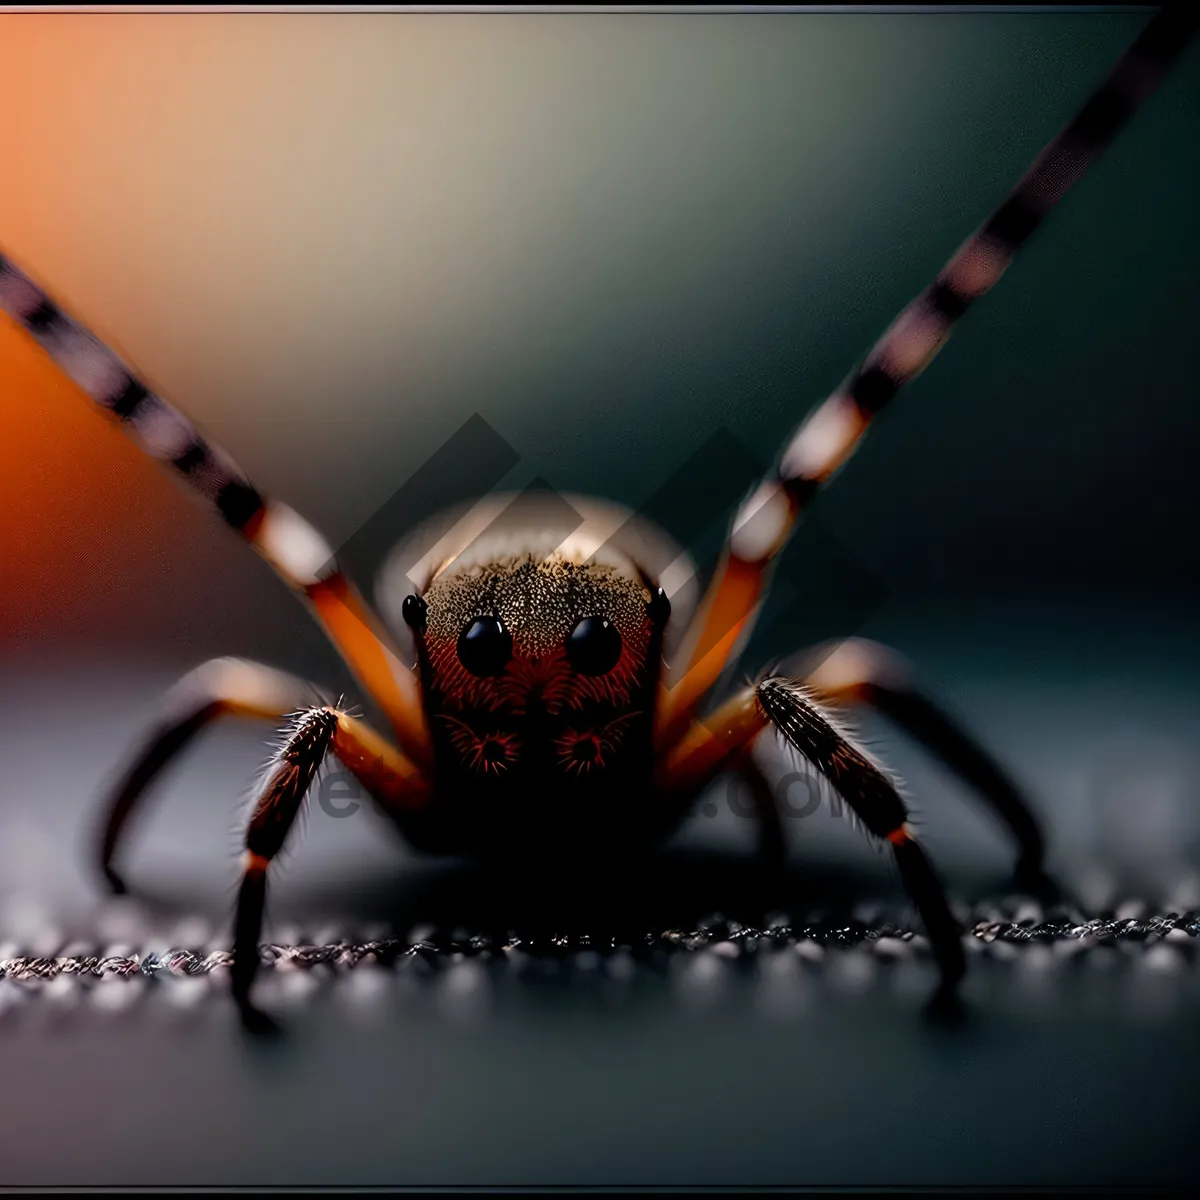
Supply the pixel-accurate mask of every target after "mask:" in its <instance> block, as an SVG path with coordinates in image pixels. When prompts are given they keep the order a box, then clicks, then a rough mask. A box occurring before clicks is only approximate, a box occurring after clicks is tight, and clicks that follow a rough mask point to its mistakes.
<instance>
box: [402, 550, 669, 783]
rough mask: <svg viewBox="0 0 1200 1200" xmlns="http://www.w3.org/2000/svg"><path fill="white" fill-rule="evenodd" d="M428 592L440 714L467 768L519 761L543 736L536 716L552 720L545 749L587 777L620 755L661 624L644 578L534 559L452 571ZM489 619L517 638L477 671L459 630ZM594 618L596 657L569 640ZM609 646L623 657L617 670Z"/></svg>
mask: <svg viewBox="0 0 1200 1200" xmlns="http://www.w3.org/2000/svg"><path fill="white" fill-rule="evenodd" d="M424 598H425V602H426V605H427V618H426V628H425V631H424V634H423V637H422V653H423V657H424V666H425V670H426V678H427V681H428V682H427V692H428V702H429V707H430V713H431V716H432V717H433V719H434V723H435V727H437V726H440V727H441V731H442V732H443V734H444V735H445V736H447V737H448V738H449V739H450V742H451V744H452V745H453V747H454V749H455V750H456V752H458V753H459V754H460V755H461V756H462V759H461V760H462V761H463V764H464V766H467V767H468V768H469V769H473V770H475V771H476V772H477V773H480V774H488V773H503V772H504V771H506V770H507V769H508V768H509V767H511V766H513V765H515V764H516V763H517V762H518V761H519V759H520V758H521V756H522V751H523V750H525V749H526V748H527V747H528V744H529V741H530V739H531V738H533V737H537V736H539V734H538V733H537V731H536V729H535V721H534V719H533V718H534V715H535V714H536V716H537V718H538V721H539V722H546V723H548V724H543V725H538V726H537V728H540V729H541V735H540V736H542V737H543V738H544V739H545V740H546V742H547V745H545V746H544V747H541V749H543V750H544V751H545V753H546V754H548V755H549V756H550V757H551V758H552V759H553V760H554V761H555V762H557V764H558V765H559V766H560V767H561V768H562V769H564V770H568V771H571V772H573V773H578V774H583V773H588V772H591V771H595V770H598V769H601V768H602V767H604V766H605V765H607V764H608V763H609V762H611V761H612V759H613V758H614V757H615V756H616V755H617V753H618V751H619V748H620V746H621V743H622V741H623V739H624V737H625V734H626V732H627V728H628V726H629V725H630V724H631V722H632V721H633V720H634V718H636V717H637V716H638V715H639V714H638V712H637V711H636V710H637V709H639V708H641V707H643V705H644V695H643V693H644V690H645V688H646V685H647V668H648V663H647V655H648V652H649V650H650V646H651V642H652V640H653V637H654V632H655V631H654V626H653V622H652V621H651V618H650V615H649V612H648V608H647V606H648V603H649V601H650V593H649V592H648V591H647V589H646V587H645V585H644V584H643V583H642V581H641V580H640V579H633V578H630V577H629V576H628V575H627V574H625V573H624V572H622V571H621V570H620V569H619V568H618V567H616V566H613V565H610V564H607V563H596V562H590V563H578V562H574V561H571V560H570V559H567V558H565V557H563V556H558V555H555V556H551V557H550V558H548V559H542V560H537V559H534V558H533V557H532V556H530V555H524V556H517V557H512V558H505V559H499V560H497V561H492V562H487V563H482V564H473V565H471V566H468V567H464V568H462V569H460V570H453V569H451V570H448V571H446V572H444V573H442V574H440V575H438V576H436V577H435V578H434V580H433V582H432V583H431V584H430V586H429V588H428V590H427V591H426V593H425V597H424ZM480 618H488V619H489V625H490V630H489V632H490V633H492V634H493V635H494V636H495V637H496V638H497V639H498V640H500V642H501V645H503V646H507V641H506V640H505V639H507V638H509V637H510V638H511V655H510V656H509V657H508V659H507V661H506V662H504V664H503V666H502V667H501V668H500V669H499V670H498V671H497V672H496V673H495V674H487V675H479V674H476V673H474V672H473V671H472V670H470V669H468V666H465V665H464V664H463V662H462V660H461V658H460V638H461V637H462V636H463V634H464V631H466V630H467V629H469V628H470V627H471V626H472V624H473V623H474V622H476V621H478V620H479V619H480ZM492 618H494V619H495V620H496V621H498V622H499V626H496V625H495V624H494V622H492V621H491V619H492ZM589 618H593V620H591V621H590V622H588V624H587V626H585V632H587V633H588V634H596V635H597V637H598V638H599V641H600V642H601V656H600V658H599V660H598V662H597V663H595V664H589V663H587V662H586V656H581V655H580V652H579V650H580V647H579V642H580V638H579V637H578V636H577V637H576V644H575V645H574V646H573V648H572V651H571V652H568V639H569V638H570V637H571V635H572V633H573V632H574V631H576V630H577V628H579V626H580V623H581V622H585V621H588V619H589ZM596 618H598V619H599V620H596ZM601 626H603V629H602V635H601V633H600V632H598V630H599V629H600V627H601ZM500 628H502V631H503V632H502V633H501V632H499V630H500ZM612 631H615V633H616V634H617V635H619V639H620V647H619V653H617V644H616V639H615V637H614V636H613V632H612ZM585 649H586V647H585ZM605 652H607V653H609V654H611V655H615V662H613V663H612V665H611V667H609V666H608V662H609V659H607V658H605V657H604V654H605ZM470 657H471V656H469V655H468V659H470ZM573 657H574V663H573V661H572V658H573ZM501 658H503V654H502V655H501ZM575 664H582V665H583V666H584V667H585V668H587V669H588V670H592V671H595V673H585V672H584V671H583V670H580V669H577V666H576V665H575ZM596 666H599V667H601V668H604V667H607V669H601V670H598V671H596ZM472 764H474V765H472Z"/></svg>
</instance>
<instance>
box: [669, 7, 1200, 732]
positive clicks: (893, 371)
mask: <svg viewBox="0 0 1200 1200" xmlns="http://www.w3.org/2000/svg"><path fill="white" fill-rule="evenodd" d="M1198 18H1200V4H1181V5H1178V6H1174V5H1170V6H1165V7H1164V8H1162V9H1160V11H1159V12H1158V14H1157V15H1156V16H1155V17H1153V18H1152V20H1151V21H1150V22H1149V24H1147V26H1146V27H1145V29H1143V30H1142V33H1141V35H1140V36H1139V37H1138V38H1137V40H1136V41H1135V42H1134V43H1133V45H1132V46H1130V48H1129V49H1128V50H1127V51H1126V52H1125V54H1124V55H1123V56H1122V58H1121V60H1120V62H1118V63H1117V65H1116V67H1115V68H1114V70H1113V71H1112V73H1111V74H1110V75H1109V77H1108V78H1107V79H1106V80H1105V82H1104V83H1103V84H1102V85H1101V87H1100V88H1099V89H1098V90H1097V91H1096V92H1095V94H1094V95H1093V96H1092V97H1091V99H1090V100H1088V102H1087V103H1086V104H1085V105H1084V106H1083V108H1081V109H1080V111H1079V112H1078V114H1077V115H1076V116H1075V118H1074V119H1073V120H1072V121H1071V122H1070V124H1068V125H1067V127H1066V128H1065V129H1064V130H1063V131H1062V132H1061V133H1060V134H1059V135H1058V137H1056V138H1055V139H1054V141H1052V142H1051V143H1050V144H1049V145H1048V146H1047V147H1046V148H1045V150H1043V151H1042V153H1041V155H1039V157H1038V158H1037V160H1036V161H1035V162H1034V164H1033V165H1032V166H1031V167H1030V168H1029V170H1028V171H1027V172H1026V173H1025V174H1024V175H1023V176H1022V178H1021V180H1020V181H1019V182H1018V183H1017V185H1016V187H1014V188H1013V189H1012V191H1011V192H1010V193H1009V194H1008V196H1007V197H1006V198H1005V200H1004V202H1003V203H1002V204H1001V205H1000V207H999V208H997V209H996V210H995V212H993V213H992V215H991V216H990V217H989V218H988V219H987V220H986V221H985V222H984V224H983V225H982V226H981V227H980V228H979V229H978V230H977V231H976V232H975V233H974V234H973V235H972V236H971V237H970V238H969V239H968V240H967V241H966V243H965V244H964V245H963V246H962V247H961V248H960V249H959V250H958V252H957V253H956V254H955V255H954V257H953V258H951V259H950V261H949V262H948V263H947V264H946V266H945V267H944V268H943V269H942V271H941V272H940V273H939V274H938V276H937V278H936V279H935V280H934V281H933V283H931V284H930V285H929V287H927V288H926V289H925V290H924V291H923V292H922V293H921V294H920V295H919V296H918V297H917V298H916V299H915V300H913V301H912V303H911V304H909V305H908V307H907V308H905V309H904V311H903V312H902V313H901V314H900V316H899V317H898V318H897V319H896V320H895V321H894V322H893V324H892V325H891V326H890V328H889V329H888V330H887V332H886V333H884V335H883V336H882V337H881V338H880V339H879V341H878V342H876V344H875V346H874V347H873V348H872V349H871V351H870V353H869V354H868V355H867V356H866V358H865V359H864V360H863V361H862V363H861V364H860V365H859V366H857V367H856V368H855V369H854V370H853V371H851V372H850V374H849V375H848V376H847V377H846V379H845V380H844V381H843V383H842V384H841V386H840V387H839V388H837V390H836V391H835V392H834V393H833V394H832V395H831V396H829V397H828V398H827V399H826V400H825V401H823V402H822V403H821V404H819V405H818V406H817V407H816V408H815V409H814V410H813V411H812V412H811V413H810V414H809V416H808V417H807V419H806V420H805V421H804V422H803V423H802V424H801V425H800V427H799V428H798V429H797V430H796V432H795V433H794V434H793V436H792V437H791V438H790V439H789V440H788V442H787V443H786V445H785V447H784V450H783V453H782V455H781V457H780V460H779V465H778V466H777V467H776V469H775V471H774V472H773V473H772V474H771V475H770V476H768V478H767V479H765V480H764V481H763V482H762V483H761V484H760V486H759V487H758V488H757V490H756V491H754V493H753V494H752V495H751V496H750V497H749V499H747V500H746V502H745V503H744V504H743V505H742V507H741V509H740V510H739V511H738V514H737V516H736V517H735V519H734V523H733V531H732V533H731V535H730V540H729V545H728V549H727V553H726V556H725V559H724V561H723V562H722V564H721V567H720V568H719V570H718V573H717V576H716V578H715V579H714V581H713V584H712V586H711V587H710V589H709V593H708V596H707V597H706V600H705V603H704V604H703V606H702V608H701V610H700V612H699V614H698V617H697V621H696V623H695V624H694V626H693V628H692V630H691V632H690V635H689V638H688V641H687V644H686V646H685V649H684V657H683V660H682V663H681V667H682V673H681V674H679V675H677V676H676V680H677V682H676V683H675V684H674V685H673V686H672V687H671V688H669V689H668V690H667V692H666V694H665V695H664V697H663V703H662V705H661V707H660V718H659V721H660V723H659V729H660V738H661V739H662V740H663V741H665V742H668V743H669V742H671V741H672V740H673V739H674V738H675V737H676V736H678V735H679V733H680V732H681V731H682V728H683V726H684V724H685V723H686V720H687V718H688V716H689V715H690V713H691V712H692V711H693V709H694V707H695V705H696V704H697V703H698V701H699V700H700V698H701V697H702V696H703V695H704V693H705V692H706V691H707V690H708V689H709V688H710V687H711V686H712V685H713V684H714V683H715V682H716V681H717V679H718V678H719V676H720V675H721V672H722V671H723V669H724V667H725V665H726V664H727V663H729V662H730V661H731V660H732V659H733V658H735V657H736V653H737V650H738V648H739V647H740V645H742V644H743V643H744V641H745V638H746V636H747V635H748V633H749V631H750V627H751V625H752V622H753V619H754V616H755V614H756V612H757V608H758V603H759V598H760V596H761V594H762V590H763V586H764V580H765V576H766V572H767V570H768V568H769V566H770V564H771V562H772V560H773V559H774V558H775V557H776V555H778V554H779V552H780V551H781V550H782V549H783V547H784V546H785V545H786V544H787V542H788V540H789V538H790V536H791V534H792V532H793V530H794V529H795V527H796V525H797V523H798V522H799V521H800V519H801V517H802V516H803V514H804V511H805V510H806V509H807V507H808V506H809V504H810V503H811V502H812V500H813V498H814V496H815V495H816V493H817V491H818V490H819V489H820V488H821V486H822V485H823V484H825V483H826V482H828V480H829V479H830V478H832V476H833V475H834V474H835V473H836V472H837V471H838V469H839V468H840V467H841V466H842V465H843V464H844V463H845V462H846V460H847V459H848V458H849V457H850V456H851V454H853V452H854V451H855V450H856V449H857V447H858V445H859V443H860V442H861V441H862V438H863V435H864V434H865V433H866V431H867V428H868V427H869V426H870V424H871V422H872V421H873V420H874V419H875V417H876V416H878V414H879V413H880V412H881V411H882V410H883V409H884V408H885V407H886V406H887V405H888V404H889V403H890V402H891V401H892V400H893V399H894V398H895V397H896V395H897V393H898V392H899V391H900V390H901V389H902V388H903V387H904V386H905V385H906V384H909V383H911V382H912V381H913V380H914V379H915V378H916V377H917V376H918V375H919V374H920V373H921V372H922V371H923V370H924V369H925V368H926V367H927V366H928V365H929V363H930V362H931V360H932V359H933V358H934V356H935V355H936V354H937V352H938V351H939V350H940V349H941V348H942V346H944V345H945V343H946V340H947V339H948V338H949V336H950V334H951V332H952V331H953V330H954V327H955V325H956V324H957V323H958V321H960V320H961V319H962V317H963V316H964V314H965V313H966V312H967V310H968V309H969V308H970V307H971V305H972V304H974V303H975V301H976V300H978V299H979V298H980V297H981V296H983V295H984V294H985V293H986V292H988V291H989V290H990V289H991V288H992V287H993V285H994V284H995V283H996V282H997V280H999V278H1000V276H1001V275H1002V274H1003V273H1004V271H1005V269H1006V268H1007V267H1008V264H1009V263H1010V262H1011V261H1012V258H1013V256H1014V255H1015V254H1016V252H1017V251H1018V250H1019V249H1020V248H1021V246H1022V245H1024V243H1025V241H1026V240H1027V239H1028V238H1029V236H1030V235H1031V234H1032V233H1033V232H1034V230H1035V229H1037V227H1038V226H1039V225H1040V224H1041V223H1042V222H1043V221H1044V220H1045V218H1046V216H1047V215H1048V214H1049V213H1050V211H1051V210H1052V209H1053V208H1054V206H1055V205H1056V204H1058V203H1059V201H1060V200H1062V198H1063V197H1064V196H1065V195H1066V194H1067V192H1068V191H1069V190H1070V188H1071V186H1072V185H1073V184H1074V183H1076V182H1077V181H1078V180H1079V179H1080V178H1081V177H1082V175H1083V174H1084V172H1085V171H1086V170H1087V169H1088V167H1090V166H1091V165H1092V163H1094V162H1095V161H1096V159H1097V158H1099V157H1100V154H1101V153H1102V152H1103V151H1104V149H1105V148H1106V147H1107V146H1108V144H1109V143H1110V142H1111V141H1112V140H1113V138H1114V137H1115V136H1116V134H1117V132H1118V131H1119V130H1120V129H1121V127H1122V126H1123V125H1124V124H1125V123H1126V122H1127V121H1128V120H1129V118H1130V117H1131V116H1132V115H1133V114H1134V113H1135V112H1136V111H1137V109H1138V108H1139V107H1140V106H1141V105H1142V104H1144V103H1145V101H1146V100H1147V99H1148V98H1149V97H1150V96H1151V95H1152V93H1153V92H1154V90H1155V89H1156V88H1157V87H1158V85H1159V83H1161V82H1162V80H1163V78H1164V77H1165V76H1166V74H1167V73H1168V71H1169V70H1170V68H1171V67H1172V66H1173V64H1174V63H1175V61H1176V60H1177V59H1178V57H1179V56H1180V54H1181V53H1182V51H1183V49H1184V47H1185V46H1186V45H1187V43H1188V41H1189V39H1190V38H1191V36H1192V35H1193V34H1194V32H1195V28H1196V24H1197V20H1198Z"/></svg>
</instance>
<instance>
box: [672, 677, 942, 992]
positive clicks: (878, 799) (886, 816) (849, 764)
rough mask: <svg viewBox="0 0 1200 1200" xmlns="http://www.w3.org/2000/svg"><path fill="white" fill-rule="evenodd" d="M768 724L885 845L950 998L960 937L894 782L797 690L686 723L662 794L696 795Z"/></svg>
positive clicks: (793, 684) (784, 688)
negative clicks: (915, 908) (911, 827)
mask: <svg viewBox="0 0 1200 1200" xmlns="http://www.w3.org/2000/svg"><path fill="white" fill-rule="evenodd" d="M768 726H774V728H775V730H776V731H777V732H778V733H779V734H780V735H781V736H782V737H783V739H784V740H785V741H786V742H787V744H788V745H789V746H791V747H792V749H794V750H795V751H797V752H798V753H799V754H801V755H802V756H803V757H804V758H805V759H806V760H807V761H808V762H810V763H811V764H812V765H813V766H814V767H816V768H817V770H818V771H820V772H821V774H822V775H823V776H824V777H825V778H826V779H827V780H829V782H830V783H831V784H832V785H833V787H834V789H835V790H836V791H837V793H838V794H839V795H840V796H841V797H842V799H843V800H844V801H845V802H846V804H847V805H848V806H849V808H850V809H851V811H852V812H853V813H854V814H855V816H856V817H858V819H859V820H860V821H861V822H862V824H863V825H864V826H865V828H866V829H867V831H868V832H869V833H871V834H873V835H874V836H875V837H877V838H881V839H883V840H885V841H886V842H887V843H888V845H889V846H890V848H891V851H892V855H893V858H894V859H895V862H896V867H897V869H898V870H899V872H900V878H901V879H902V880H903V881H904V886H905V888H906V889H907V891H908V894H909V895H910V896H911V897H912V900H913V903H914V904H915V905H916V907H917V911H918V912H919V913H920V915H921V920H922V922H923V923H924V925H925V930H926V932H927V933H928V935H929V941H930V945H931V947H932V949H933V954H934V958H935V959H936V960H937V963H938V967H939V969H940V970H941V986H940V987H939V990H938V994H939V998H941V999H948V998H949V997H951V996H952V995H953V994H954V991H955V989H956V987H957V985H958V982H959V980H960V979H961V978H962V976H963V974H964V972H965V971H966V955H965V953H964V951H963V944H962V931H961V929H960V928H959V925H958V922H957V920H955V918H954V914H953V913H952V912H951V911H950V905H949V902H948V901H947V899H946V893H945V889H944V888H943V887H942V883H941V881H940V880H939V878H938V876H937V874H936V872H935V871H934V869H933V866H932V864H931V863H930V861H929V859H928V858H927V857H926V855H925V852H924V850H922V849H921V846H920V845H919V843H918V842H917V840H916V838H915V836H914V835H913V831H912V830H911V829H910V828H909V825H908V810H907V808H906V807H905V804H904V801H903V800H902V799H901V797H900V794H899V792H898V791H897V788H896V784H895V781H894V780H892V779H891V777H890V776H889V775H888V774H887V773H886V772H885V771H884V770H883V769H882V768H881V767H880V766H879V765H878V764H877V763H875V762H874V761H873V760H872V759H871V758H870V757H869V756H868V755H867V753H866V752H865V751H864V750H862V749H861V748H860V747H858V746H856V745H855V744H854V742H853V741H852V740H851V739H850V737H849V735H848V734H847V733H846V732H845V731H844V730H842V729H841V728H839V726H838V724H837V722H836V719H835V718H833V717H831V716H830V715H829V714H827V713H826V712H825V711H823V709H822V708H821V707H820V706H819V705H818V704H817V703H816V701H815V700H814V699H813V698H812V696H811V695H810V694H809V692H808V691H807V690H806V689H805V688H804V686H803V685H802V684H800V683H799V682H797V681H796V680H792V679H786V678H783V677H780V676H771V677H768V678H766V679H764V680H762V681H761V682H759V683H758V684H757V685H755V686H754V687H751V688H747V689H745V690H744V691H742V692H740V693H738V695H736V696H734V697H733V698H732V699H731V700H729V701H727V702H726V703H725V704H723V705H722V706H721V707H720V708H719V709H717V711H716V712H715V713H712V714H710V715H709V716H707V717H705V718H704V720H703V721H702V722H696V723H695V724H693V725H692V726H691V727H690V728H689V730H688V731H687V733H686V734H685V735H684V737H683V738H682V739H681V740H680V741H679V742H678V743H677V744H676V745H675V746H674V747H673V748H672V749H671V750H670V751H668V753H667V755H666V757H665V759H664V761H663V766H662V768H661V769H660V772H659V779H658V782H659V786H660V787H661V788H662V790H663V791H664V792H665V793H666V794H667V795H668V796H671V795H675V796H688V795H695V794H696V792H698V791H699V790H700V789H701V788H702V787H703V786H704V785H705V784H706V783H708V782H709V781H710V780H711V779H713V778H714V777H715V776H716V775H718V774H720V773H721V772H722V771H725V770H728V769H729V768H730V767H731V766H732V765H733V764H734V763H736V762H737V761H738V759H739V758H740V757H741V756H742V755H744V754H745V752H746V750H747V748H748V747H749V746H750V745H751V744H752V743H753V741H754V740H755V739H756V738H757V737H758V736H759V734H761V733H762V732H763V730H765V729H766V728H767V727H768Z"/></svg>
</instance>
